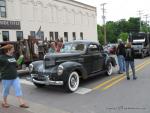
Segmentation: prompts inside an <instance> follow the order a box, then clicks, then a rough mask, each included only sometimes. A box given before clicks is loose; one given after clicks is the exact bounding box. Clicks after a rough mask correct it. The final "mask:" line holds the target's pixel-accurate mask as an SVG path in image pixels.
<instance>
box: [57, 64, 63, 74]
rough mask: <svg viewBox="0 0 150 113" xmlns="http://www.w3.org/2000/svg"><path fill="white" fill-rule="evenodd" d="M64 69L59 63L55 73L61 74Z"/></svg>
mask: <svg viewBox="0 0 150 113" xmlns="http://www.w3.org/2000/svg"><path fill="white" fill-rule="evenodd" d="M63 71H64V67H63V66H62V65H59V66H58V68H57V74H58V75H62V74H63Z"/></svg>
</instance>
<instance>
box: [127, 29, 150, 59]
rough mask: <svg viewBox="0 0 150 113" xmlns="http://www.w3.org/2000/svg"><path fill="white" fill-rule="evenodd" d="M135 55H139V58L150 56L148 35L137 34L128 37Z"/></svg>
mask: <svg viewBox="0 0 150 113" xmlns="http://www.w3.org/2000/svg"><path fill="white" fill-rule="evenodd" d="M130 41H131V42H132V47H133V48H134V53H135V55H140V57H141V58H144V57H145V56H148V55H150V34H149V33H144V32H138V33H135V34H133V35H132V37H130Z"/></svg>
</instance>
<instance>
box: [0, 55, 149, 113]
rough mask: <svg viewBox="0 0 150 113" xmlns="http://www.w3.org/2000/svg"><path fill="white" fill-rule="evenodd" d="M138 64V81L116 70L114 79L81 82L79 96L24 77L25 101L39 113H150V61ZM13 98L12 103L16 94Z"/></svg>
mask: <svg viewBox="0 0 150 113" xmlns="http://www.w3.org/2000/svg"><path fill="white" fill-rule="evenodd" d="M135 64H136V75H137V77H138V79H137V80H132V79H131V80H126V78H125V76H124V75H118V74H117V73H116V72H117V67H116V68H115V69H114V72H113V75H112V76H105V75H100V76H96V77H93V78H90V79H88V80H85V81H81V83H80V88H79V90H78V91H76V92H75V93H66V92H65V91H64V90H63V88H62V87H61V86H51V87H44V88H36V87H35V86H34V85H33V84H32V83H31V82H30V81H27V80H26V78H25V77H22V78H21V83H22V89H23V92H24V98H25V99H26V100H27V102H28V103H29V104H30V107H31V110H33V111H31V110H30V111H31V112H35V111H36V113H38V111H39V113H46V112H47V113H48V111H49V109H54V110H57V111H59V113H150V98H149V95H150V90H149V89H150V68H149V67H150V58H149V57H147V58H145V59H136V60H135ZM131 78H132V76H131ZM0 90H1V84H0ZM10 95H11V96H10V100H11V98H12V97H14V93H13V91H11V94H10ZM12 101H13V100H12ZM32 105H34V107H33V106H32ZM35 106H38V107H35ZM32 107H33V108H32ZM44 107H45V108H44ZM46 108H47V111H46V112H44V109H45V110H46ZM35 109H36V110H35ZM42 109H43V112H42ZM53 113H54V112H53ZM57 113H58V112H57Z"/></svg>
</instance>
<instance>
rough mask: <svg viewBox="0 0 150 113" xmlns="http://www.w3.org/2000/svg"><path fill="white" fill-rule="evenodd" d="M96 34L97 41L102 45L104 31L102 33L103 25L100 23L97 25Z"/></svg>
mask: <svg viewBox="0 0 150 113" xmlns="http://www.w3.org/2000/svg"><path fill="white" fill-rule="evenodd" d="M97 35H98V40H99V43H100V44H102V45H104V33H103V27H102V26H100V25H97Z"/></svg>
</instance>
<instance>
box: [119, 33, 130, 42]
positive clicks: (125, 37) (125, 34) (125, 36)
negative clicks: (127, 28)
mask: <svg viewBox="0 0 150 113" xmlns="http://www.w3.org/2000/svg"><path fill="white" fill-rule="evenodd" d="M119 38H120V39H122V41H124V42H126V41H127V39H128V33H124V32H121V33H120V35H119Z"/></svg>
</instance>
